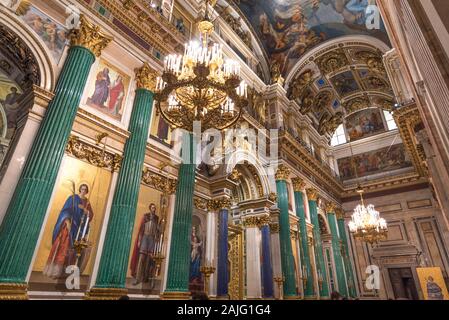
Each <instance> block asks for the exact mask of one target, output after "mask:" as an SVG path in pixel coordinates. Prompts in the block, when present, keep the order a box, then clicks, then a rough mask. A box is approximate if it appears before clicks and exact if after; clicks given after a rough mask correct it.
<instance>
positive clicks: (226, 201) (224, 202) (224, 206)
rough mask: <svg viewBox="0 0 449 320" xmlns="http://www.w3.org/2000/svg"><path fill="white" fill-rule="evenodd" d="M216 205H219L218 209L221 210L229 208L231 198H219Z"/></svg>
mask: <svg viewBox="0 0 449 320" xmlns="http://www.w3.org/2000/svg"><path fill="white" fill-rule="evenodd" d="M218 206H219V209H220V210H223V209H228V210H229V209H231V199H229V198H223V199H220V200H219V201H218Z"/></svg>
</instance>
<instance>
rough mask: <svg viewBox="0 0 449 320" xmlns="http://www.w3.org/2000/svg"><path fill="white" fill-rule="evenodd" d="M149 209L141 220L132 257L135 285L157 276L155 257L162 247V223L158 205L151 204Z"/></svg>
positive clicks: (132, 273)
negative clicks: (158, 213)
mask: <svg viewBox="0 0 449 320" xmlns="http://www.w3.org/2000/svg"><path fill="white" fill-rule="evenodd" d="M149 210H150V212H148V213H145V214H144V216H143V217H142V221H141V222H140V226H139V233H138V235H137V238H136V241H135V244H134V250H133V255H132V258H131V266H130V268H131V275H132V277H133V278H134V283H133V285H138V284H140V283H145V282H149V281H150V279H152V278H154V277H155V272H156V264H155V261H154V259H153V257H154V255H155V254H157V253H158V252H159V251H160V249H161V248H160V242H159V239H160V234H161V225H160V222H159V217H158V215H157V214H156V205H155V204H154V203H152V204H150V206H149Z"/></svg>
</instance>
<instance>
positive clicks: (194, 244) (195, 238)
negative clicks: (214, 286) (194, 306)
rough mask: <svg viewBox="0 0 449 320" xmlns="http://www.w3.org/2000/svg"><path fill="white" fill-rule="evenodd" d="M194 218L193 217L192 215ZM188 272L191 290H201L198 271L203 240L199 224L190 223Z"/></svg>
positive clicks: (199, 272) (201, 279) (201, 281)
mask: <svg viewBox="0 0 449 320" xmlns="http://www.w3.org/2000/svg"><path fill="white" fill-rule="evenodd" d="M194 218H195V217H194ZM190 245H191V250H190V273H189V283H190V290H191V291H201V290H202V286H203V278H202V274H201V271H200V268H201V261H202V258H203V240H202V236H201V232H200V225H196V224H193V225H192V233H191V235H190Z"/></svg>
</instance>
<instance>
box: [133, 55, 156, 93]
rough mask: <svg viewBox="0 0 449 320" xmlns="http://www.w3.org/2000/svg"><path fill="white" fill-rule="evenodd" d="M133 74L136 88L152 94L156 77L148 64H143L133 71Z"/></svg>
mask: <svg viewBox="0 0 449 320" xmlns="http://www.w3.org/2000/svg"><path fill="white" fill-rule="evenodd" d="M135 73H136V85H137V88H139V89H146V90H149V91H152V92H153V91H154V90H155V88H156V79H157V77H158V75H157V73H156V71H155V70H154V69H153V68H151V67H150V65H149V64H148V63H146V62H145V63H144V65H143V66H142V67H141V68H139V69H136V70H135Z"/></svg>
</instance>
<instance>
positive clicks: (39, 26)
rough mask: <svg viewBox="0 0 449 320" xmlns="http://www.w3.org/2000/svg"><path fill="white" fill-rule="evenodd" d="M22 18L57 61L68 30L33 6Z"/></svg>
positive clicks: (66, 38) (62, 49) (61, 52)
mask: <svg viewBox="0 0 449 320" xmlns="http://www.w3.org/2000/svg"><path fill="white" fill-rule="evenodd" d="M22 18H23V20H24V21H25V23H26V24H28V25H29V26H30V27H31V29H33V31H34V32H36V34H37V35H38V36H39V38H41V40H42V41H43V42H44V43H45V45H46V46H47V47H48V49H49V50H50V52H51V53H52V55H53V57H54V59H55V61H56V63H58V62H59V60H60V59H61V57H62V54H63V52H64V48H65V46H66V45H67V40H68V30H67V29H66V28H64V26H63V25H62V24H60V23H58V22H56V21H55V20H53V19H52V18H50V17H49V16H47V15H46V14H44V13H43V12H41V11H39V10H38V9H36V8H35V7H33V6H31V7H30V9H29V10H28V11H27V12H26V13H25V15H24V16H22Z"/></svg>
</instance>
